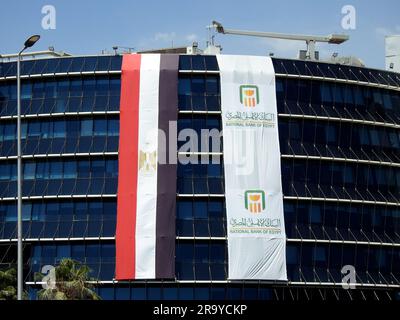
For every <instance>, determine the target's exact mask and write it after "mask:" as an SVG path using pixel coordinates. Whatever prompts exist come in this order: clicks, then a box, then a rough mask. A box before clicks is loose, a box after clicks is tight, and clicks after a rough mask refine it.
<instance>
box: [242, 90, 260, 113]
mask: <svg viewBox="0 0 400 320" xmlns="http://www.w3.org/2000/svg"><path fill="white" fill-rule="evenodd" d="M239 94H240V103H241V104H242V105H244V106H245V107H250V108H253V107H255V106H256V105H257V104H259V103H260V95H259V93H258V87H257V86H255V85H250V84H245V85H241V86H240V87H239Z"/></svg>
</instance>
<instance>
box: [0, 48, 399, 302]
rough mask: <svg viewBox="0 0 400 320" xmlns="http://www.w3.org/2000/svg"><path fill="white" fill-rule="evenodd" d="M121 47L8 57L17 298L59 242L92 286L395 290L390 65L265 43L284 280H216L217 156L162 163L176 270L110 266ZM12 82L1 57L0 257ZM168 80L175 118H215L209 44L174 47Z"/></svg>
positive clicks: (8, 216)
mask: <svg viewBox="0 0 400 320" xmlns="http://www.w3.org/2000/svg"><path fill="white" fill-rule="evenodd" d="M121 61H122V56H121V55H112V56H109V55H101V56H84V57H53V58H45V59H39V58H36V59H26V60H24V61H23V62H22V114H23V118H22V144H23V149H22V152H23V233H24V266H25V268H24V276H25V285H26V288H27V290H28V292H29V295H30V297H31V298H32V299H34V298H35V296H36V291H37V290H38V289H40V285H37V284H35V283H34V277H33V276H34V273H35V272H40V270H41V268H42V267H43V266H44V265H56V264H57V263H58V262H59V261H60V259H62V258H64V257H72V258H73V259H76V260H79V261H82V262H83V263H85V264H87V265H88V266H89V267H90V268H91V270H92V274H91V275H92V276H93V277H95V278H97V279H99V283H98V285H97V286H96V287H97V290H98V292H99V294H100V295H101V297H102V298H103V299H253V300H257V299H266V300H296V299H363V298H365V299H384V300H387V299H400V295H399V294H400V74H397V73H393V72H388V71H383V70H373V69H368V68H360V67H354V66H347V65H340V64H333V63H325V62H318V61H302V60H288V59H278V58H273V64H274V68H275V72H276V91H277V92H276V94H277V106H278V115H279V117H278V126H279V140H280V151H281V154H282V155H281V168H282V187H283V195H284V215H285V226H286V228H285V229H286V234H287V246H286V259H287V273H288V280H289V281H288V283H278V282H268V281H267V282H263V281H227V280H226V279H227V241H226V234H227V233H226V228H227V226H226V224H227V221H226V213H225V200H224V181H223V177H224V174H223V167H222V164H188V165H182V164H178V169H177V190H176V193H177V210H176V258H175V261H176V271H175V274H176V280H175V281H170V280H168V281H167V280H165V281H160V280H154V281H153V280H148V281H145V280H137V281H119V282H118V281H114V275H115V231H116V214H117V208H116V207H117V206H116V204H117V185H118V144H119V106H120V90H121V88H120V87H121ZM16 94H17V92H16V63H15V62H4V61H3V62H2V63H1V62H0V267H8V266H10V265H13V264H16V257H17V242H16V237H17V234H16V217H17V214H16V196H17V194H16V106H17V101H16ZM178 94H179V96H178V100H179V103H178V106H177V108H178V110H179V111H178V130H180V129H184V128H193V129H194V130H196V131H198V132H199V131H200V130H201V129H203V128H209V129H210V128H217V129H219V130H221V111H220V78H219V68H218V63H217V59H216V57H215V56H212V55H184V54H182V55H180V61H179V84H178ZM183 143H184V142H179V143H178V147H179V146H180V145H182V144H183ZM220 152H221V153H220V154H219V153H217V154H214V156H218V157H222V150H220ZM199 157H200V156H199ZM221 163H222V162H221ZM345 265H351V266H354V267H355V270H356V281H357V286H356V289H354V290H343V289H342V287H341V281H342V277H343V275H342V274H341V269H342V267H343V266H345Z"/></svg>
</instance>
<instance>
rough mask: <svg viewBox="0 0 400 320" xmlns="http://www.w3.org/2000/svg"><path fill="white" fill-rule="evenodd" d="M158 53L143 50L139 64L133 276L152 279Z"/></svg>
mask: <svg viewBox="0 0 400 320" xmlns="http://www.w3.org/2000/svg"><path fill="white" fill-rule="evenodd" d="M159 77H160V55H159V54H143V55H142V58H141V67H140V92H139V139H138V142H139V143H138V149H139V150H138V157H139V159H138V160H139V161H138V182H137V184H138V185H137V211H136V251H135V252H136V264H135V266H136V270H135V274H136V279H155V273H156V271H155V265H156V263H155V259H156V208H157V157H158V155H157V150H158V101H159Z"/></svg>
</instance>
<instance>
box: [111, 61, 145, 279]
mask: <svg viewBox="0 0 400 320" xmlns="http://www.w3.org/2000/svg"><path fill="white" fill-rule="evenodd" d="M140 57H141V56H140V55H138V54H127V55H124V56H123V59H122V75H121V100H120V121H119V123H120V129H119V157H118V198H117V230H116V236H115V241H116V268H115V269H116V270H115V278H116V279H117V280H127V279H134V278H135V233H136V203H137V178H138V177H137V168H138V131H139V89H140Z"/></svg>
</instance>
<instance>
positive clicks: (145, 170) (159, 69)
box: [115, 54, 179, 280]
mask: <svg viewBox="0 0 400 320" xmlns="http://www.w3.org/2000/svg"><path fill="white" fill-rule="evenodd" d="M178 62H179V56H178V55H166V54H164V55H160V54H126V55H124V56H123V60H122V76H121V101H120V136H119V160H118V161H119V162H118V165H119V173H118V199H117V229H116V272H115V278H116V279H117V280H132V279H171V278H175V207H176V162H174V163H169V162H170V161H168V159H169V158H170V156H169V150H168V144H167V143H166V141H165V139H163V136H164V137H168V136H169V127H170V122H171V121H176V120H177V106H178V97H177V85H178ZM161 133H162V134H161ZM171 152H173V151H171Z"/></svg>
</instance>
